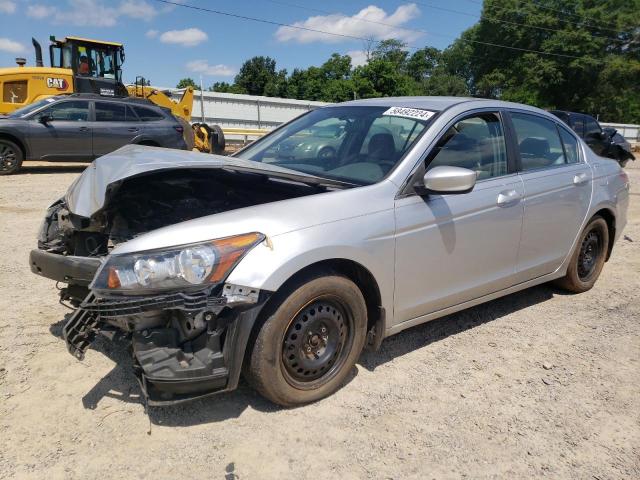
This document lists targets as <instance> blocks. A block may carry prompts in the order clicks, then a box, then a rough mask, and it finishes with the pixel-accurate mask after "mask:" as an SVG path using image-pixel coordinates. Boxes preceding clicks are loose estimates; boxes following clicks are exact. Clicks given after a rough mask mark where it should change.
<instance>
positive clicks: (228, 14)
mask: <svg viewBox="0 0 640 480" xmlns="http://www.w3.org/2000/svg"><path fill="white" fill-rule="evenodd" d="M154 1H155V2H158V3H164V4H166V5H173V6H176V7H182V8H188V9H191V10H197V11H201V12H207V13H212V14H215V15H222V16H225V17H231V18H237V19H239V20H247V21H252V22H257V23H264V24H267V25H275V26H279V27H287V28H292V29H295V30H302V31H307V32H314V33H320V34H323V35H331V36H334V37H342V38H348V39H351V40H361V41H364V42H370V41H371V40H372V39H370V38H365V37H358V36H356V35H349V34H346V33H336V32H327V31H326V30H319V29H316V28H310V27H303V26H302V25H292V24H290V23H284V22H277V21H275V20H267V19H264V18H257V17H250V16H248V15H240V14H237V13H231V12H225V11H222V10H214V9H211V8H205V7H198V6H195V5H189V4H184V3H178V2H175V1H171V0H154ZM423 33H427V34H430V35H438V36H441V37H447V38H452V39H456V37H455V36H453V35H445V34H435V33H430V32H426V31H423ZM464 41H467V42H471V43H476V44H479V45H485V46H490V47H496V48H506V49H509V50H516V51H520V52H528V53H537V54H539V55H548V56H554V57H560V58H572V59H582V58H585V57H584V56H578V55H569V54H565V53H551V52H542V51H540V50H533V49H529V48H520V47H513V46H510V45H501V44H497V43H492V42H483V41H480V40H470V39H468V40H467V39H465V40H464ZM374 42H375V43H378V44H379V43H380V41H379V40H374ZM406 47H407V48H411V49H414V50H420V49H421V48H422V47H416V46H413V45H407V46H406Z"/></svg>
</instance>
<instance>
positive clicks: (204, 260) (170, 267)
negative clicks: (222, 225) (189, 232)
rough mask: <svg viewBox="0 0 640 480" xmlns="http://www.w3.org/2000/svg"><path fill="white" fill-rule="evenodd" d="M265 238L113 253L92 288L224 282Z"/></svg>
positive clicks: (129, 289) (137, 289) (145, 289)
mask: <svg viewBox="0 0 640 480" xmlns="http://www.w3.org/2000/svg"><path fill="white" fill-rule="evenodd" d="M263 240H264V235H262V234H261V233H247V234H243V235H237V236H234V237H227V238H221V239H217V240H212V241H209V242H203V243H197V244H191V245H184V246H181V247H173V248H166V249H161V250H153V251H147V252H139V253H131V254H123V255H112V256H110V257H108V259H107V261H106V262H105V263H104V264H103V265H102V267H101V268H100V270H99V271H98V273H97V275H96V277H95V279H94V281H93V283H92V284H91V285H90V288H91V289H92V290H94V291H98V292H103V293H134V294H144V293H154V292H158V291H167V290H177V289H183V290H184V289H189V288H190V287H198V286H200V287H202V286H206V285H212V284H216V283H220V282H222V281H223V280H224V279H225V278H226V277H227V275H228V274H229V273H230V272H231V270H232V269H233V268H234V267H235V266H236V265H237V263H238V262H239V261H240V260H241V259H242V257H243V256H244V255H245V254H246V253H247V252H248V251H249V250H250V249H251V248H253V247H254V246H256V245H257V244H258V243H260V242H261V241H263Z"/></svg>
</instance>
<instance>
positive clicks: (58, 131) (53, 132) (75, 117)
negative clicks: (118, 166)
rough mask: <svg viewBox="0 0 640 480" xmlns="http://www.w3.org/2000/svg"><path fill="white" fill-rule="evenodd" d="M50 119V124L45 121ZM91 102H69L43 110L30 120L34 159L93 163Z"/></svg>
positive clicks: (30, 143)
mask: <svg viewBox="0 0 640 480" xmlns="http://www.w3.org/2000/svg"><path fill="white" fill-rule="evenodd" d="M43 118H46V121H42V119H43ZM88 119H89V102H87V101H86V100H69V101H64V102H58V103H56V104H54V105H51V106H50V107H48V108H46V109H44V110H41V111H40V112H38V113H37V114H36V115H34V117H32V118H31V119H30V124H29V147H30V152H31V159H32V160H36V159H42V160H66V161H74V160H91V159H92V145H91V143H92V140H91V124H90V122H89V121H88Z"/></svg>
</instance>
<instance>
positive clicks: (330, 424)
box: [0, 162, 640, 480]
mask: <svg viewBox="0 0 640 480" xmlns="http://www.w3.org/2000/svg"><path fill="white" fill-rule="evenodd" d="M636 163H640V162H636ZM80 171H81V168H79V167H68V166H61V165H53V166H51V165H49V166H42V164H40V165H36V166H30V167H28V168H27V169H26V170H25V172H24V173H23V174H21V175H16V176H12V177H0V293H1V295H0V478H21V479H22V478H27V479H41V478H45V477H46V478H48V479H49V480H51V479H56V478H65V479H73V478H97V477H98V476H99V477H100V478H103V479H107V478H153V479H165V478H167V479H174V478H176V477H177V476H186V477H187V478H224V479H226V480H231V479H238V478H239V479H248V478H260V479H265V478H313V479H317V478H327V477H336V478H376V479H377V478H396V479H398V478H460V477H469V478H495V477H498V478H531V477H542V476H547V477H552V478H580V479H588V478H593V479H601V480H604V479H609V478H611V479H613V478H640V302H639V301H638V297H637V294H638V290H639V287H640V275H639V273H640V206H639V204H638V201H637V199H638V195H640V193H638V192H640V168H629V169H628V172H629V175H630V177H631V179H632V201H631V207H630V218H629V225H628V226H627V229H626V231H625V237H624V238H623V239H621V240H620V242H619V243H618V245H616V247H615V248H614V250H613V256H612V258H611V260H610V261H609V263H608V264H607V265H606V266H605V269H604V271H603V274H602V276H601V278H600V281H599V282H598V283H597V285H596V287H595V288H594V289H593V290H591V291H589V292H587V293H585V294H582V295H567V294H565V293H563V292H560V291H558V290H556V289H554V288H552V287H549V286H540V287H536V288H532V289H529V290H526V291H523V292H520V293H517V294H513V295H510V296H508V297H505V298H502V299H500V300H496V301H493V302H490V303H488V304H485V305H482V306H479V307H476V308H472V309H470V310H467V311H464V312H461V313H459V314H456V315H451V316H449V317H447V318H444V319H440V320H437V321H434V322H431V323H429V324H426V325H422V326H419V327H416V328H413V329H410V330H408V331H405V332H403V333H401V334H399V335H397V336H395V337H391V338H389V339H387V340H385V341H384V343H383V345H382V348H381V351H379V352H377V353H375V354H369V353H367V354H364V355H363V356H362V357H361V359H360V362H359V363H358V365H357V368H356V369H354V372H353V375H352V377H351V379H350V381H349V382H348V383H347V385H345V386H344V388H342V389H341V390H340V391H339V392H338V393H336V394H335V395H333V396H332V397H330V398H327V399H325V400H323V401H320V402H317V403H315V404H313V405H309V406H305V407H302V408H297V409H292V410H286V409H281V408H279V407H277V406H274V405H273V404H270V403H269V402H267V401H266V400H263V399H262V398H261V397H260V396H258V395H257V394H256V393H254V392H253V391H252V390H251V389H249V388H248V387H247V386H245V385H241V387H240V388H239V390H238V391H236V392H233V393H231V394H226V395H222V396H218V397H213V398H210V399H207V400H203V401H197V402H194V403H191V404H188V405H185V406H180V407H174V408H167V409H151V411H150V412H149V415H147V414H146V413H145V411H144V408H143V406H142V404H141V402H140V396H139V394H140V391H139V389H138V386H137V384H136V383H135V381H134V378H133V376H132V375H131V374H130V372H129V367H130V365H131V363H130V360H129V359H128V355H127V351H126V345H124V344H123V343H115V344H112V343H109V342H107V341H104V340H102V341H100V340H99V341H98V342H97V343H96V344H95V345H94V348H93V349H92V350H89V352H88V353H87V356H86V359H85V360H84V362H78V361H76V360H75V359H74V358H72V357H71V355H69V354H68V353H67V352H66V349H65V345H64V342H63V340H62V339H61V338H60V335H61V329H62V325H63V323H64V319H65V315H66V314H67V312H68V311H67V310H66V309H65V308H64V307H62V306H61V305H59V304H58V303H57V294H56V291H55V288H54V286H53V284H52V283H51V282H49V281H48V280H46V279H43V278H39V277H37V276H34V275H32V274H31V273H30V271H29V268H28V265H27V255H28V252H29V249H31V248H32V247H33V246H34V245H35V238H36V233H37V230H38V227H39V224H40V221H41V219H42V216H43V214H44V211H45V208H46V207H47V206H48V205H49V204H50V203H51V202H52V201H54V200H55V199H56V198H58V197H59V196H60V195H61V194H62V193H63V192H64V191H65V190H66V188H67V186H68V185H69V184H70V183H71V182H72V180H73V179H74V178H75V177H76V176H77V175H78V173H79V172H80Z"/></svg>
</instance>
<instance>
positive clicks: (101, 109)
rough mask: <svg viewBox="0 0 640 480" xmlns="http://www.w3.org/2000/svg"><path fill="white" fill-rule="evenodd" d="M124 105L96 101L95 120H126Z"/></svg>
mask: <svg viewBox="0 0 640 480" xmlns="http://www.w3.org/2000/svg"><path fill="white" fill-rule="evenodd" d="M125 107H126V105H124V104H122V103H113V102H96V122H126V121H127V114H126V108H125Z"/></svg>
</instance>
